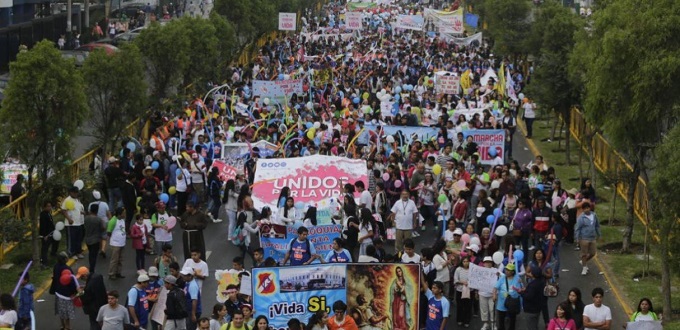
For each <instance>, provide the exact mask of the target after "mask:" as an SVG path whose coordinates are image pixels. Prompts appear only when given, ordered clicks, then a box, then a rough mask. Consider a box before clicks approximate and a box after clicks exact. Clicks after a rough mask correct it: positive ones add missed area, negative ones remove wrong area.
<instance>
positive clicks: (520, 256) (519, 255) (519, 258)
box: [512, 250, 524, 262]
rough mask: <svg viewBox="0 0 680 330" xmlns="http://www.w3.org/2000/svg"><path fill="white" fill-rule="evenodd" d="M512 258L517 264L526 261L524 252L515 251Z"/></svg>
mask: <svg viewBox="0 0 680 330" xmlns="http://www.w3.org/2000/svg"><path fill="white" fill-rule="evenodd" d="M512 256H513V257H514V258H515V261H517V262H522V260H524V252H523V251H522V250H515V252H513V253H512Z"/></svg>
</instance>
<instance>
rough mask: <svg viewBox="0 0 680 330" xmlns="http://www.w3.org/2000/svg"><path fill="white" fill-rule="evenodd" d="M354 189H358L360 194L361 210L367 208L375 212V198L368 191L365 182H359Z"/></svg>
mask: <svg viewBox="0 0 680 330" xmlns="http://www.w3.org/2000/svg"><path fill="white" fill-rule="evenodd" d="M354 187H355V188H357V191H358V192H359V194H361V195H360V196H359V209H363V208H367V209H369V210H373V197H372V196H371V193H370V192H369V191H368V190H366V185H365V184H364V182H363V181H361V180H360V181H357V182H355V183H354Z"/></svg>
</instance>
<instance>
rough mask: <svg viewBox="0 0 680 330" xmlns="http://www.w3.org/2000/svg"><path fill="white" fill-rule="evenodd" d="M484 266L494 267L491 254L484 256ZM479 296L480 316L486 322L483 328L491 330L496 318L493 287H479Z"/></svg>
mask: <svg viewBox="0 0 680 330" xmlns="http://www.w3.org/2000/svg"><path fill="white" fill-rule="evenodd" d="M482 264H483V266H484V268H494V264H493V258H492V257H491V256H486V257H484V260H483V261H482ZM477 294H478V296H479V311H480V314H479V317H480V319H481V320H482V322H483V323H484V325H483V326H482V330H490V329H492V328H493V324H494V320H495V317H494V316H495V314H496V313H495V311H494V300H493V287H486V288H479V289H478V290H477Z"/></svg>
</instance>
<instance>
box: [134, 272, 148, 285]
mask: <svg viewBox="0 0 680 330" xmlns="http://www.w3.org/2000/svg"><path fill="white" fill-rule="evenodd" d="M148 281H149V275H146V274H140V275H139V276H137V283H142V282H148Z"/></svg>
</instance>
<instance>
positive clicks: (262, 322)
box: [211, 315, 269, 330]
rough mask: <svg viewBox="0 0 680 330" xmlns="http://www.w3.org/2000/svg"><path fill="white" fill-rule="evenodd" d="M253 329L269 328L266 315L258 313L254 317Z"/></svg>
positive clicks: (264, 329) (267, 329) (263, 329)
mask: <svg viewBox="0 0 680 330" xmlns="http://www.w3.org/2000/svg"><path fill="white" fill-rule="evenodd" d="M211 330H212V329H211ZM254 330H269V320H268V319H267V317H266V316H264V315H260V316H258V317H256V318H255V329H254Z"/></svg>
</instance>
